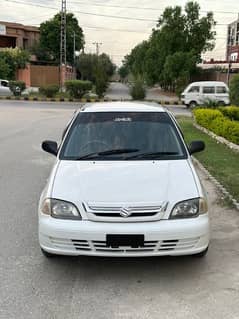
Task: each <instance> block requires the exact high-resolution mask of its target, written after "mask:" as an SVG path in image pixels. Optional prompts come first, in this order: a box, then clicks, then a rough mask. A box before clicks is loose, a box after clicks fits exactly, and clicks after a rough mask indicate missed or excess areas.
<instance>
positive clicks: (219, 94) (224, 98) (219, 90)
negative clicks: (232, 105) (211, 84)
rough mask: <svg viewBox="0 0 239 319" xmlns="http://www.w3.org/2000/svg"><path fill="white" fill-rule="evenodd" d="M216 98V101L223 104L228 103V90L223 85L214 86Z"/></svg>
mask: <svg viewBox="0 0 239 319" xmlns="http://www.w3.org/2000/svg"><path fill="white" fill-rule="evenodd" d="M216 100H217V101H218V102H224V104H229V92H228V89H227V88H226V87H225V86H223V85H218V86H217V87H216Z"/></svg>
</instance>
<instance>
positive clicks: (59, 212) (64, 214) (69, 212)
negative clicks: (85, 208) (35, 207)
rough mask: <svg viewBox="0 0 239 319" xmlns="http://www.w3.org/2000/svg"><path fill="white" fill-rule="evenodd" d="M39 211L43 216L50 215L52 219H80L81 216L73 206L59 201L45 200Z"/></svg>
mask: <svg viewBox="0 0 239 319" xmlns="http://www.w3.org/2000/svg"><path fill="white" fill-rule="evenodd" d="M41 211H42V213H43V214H45V215H51V216H52V217H54V218H62V219H78V220H79V219H81V215H80V213H79V211H78V209H77V208H76V206H75V205H74V204H72V203H69V202H66V201H63V200H60V199H52V198H47V199H45V200H44V202H43V203H42V206H41Z"/></svg>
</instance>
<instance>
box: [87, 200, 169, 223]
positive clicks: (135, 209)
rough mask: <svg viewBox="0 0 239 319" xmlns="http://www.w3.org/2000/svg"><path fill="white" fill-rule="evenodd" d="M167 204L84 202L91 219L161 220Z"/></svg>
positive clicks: (119, 220)
mask: <svg viewBox="0 0 239 319" xmlns="http://www.w3.org/2000/svg"><path fill="white" fill-rule="evenodd" d="M167 205H168V203H167V202H162V203H160V204H158V205H152V206H151V205H150V206H131V205H128V206H127V207H126V206H123V205H115V206H110V205H109V206H106V205H105V206H100V205H96V204H95V205H93V204H90V203H87V204H84V205H83V206H84V208H85V211H86V212H87V213H88V218H89V219H90V220H101V221H103V220H104V221H109V222H110V221H112V222H135V221H152V220H160V219H161V218H162V216H163V214H164V212H165V211H166V208H167Z"/></svg>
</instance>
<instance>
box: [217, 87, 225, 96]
mask: <svg viewBox="0 0 239 319" xmlns="http://www.w3.org/2000/svg"><path fill="white" fill-rule="evenodd" d="M216 90H217V93H219V94H220V93H227V88H226V87H225V86H217V88H216Z"/></svg>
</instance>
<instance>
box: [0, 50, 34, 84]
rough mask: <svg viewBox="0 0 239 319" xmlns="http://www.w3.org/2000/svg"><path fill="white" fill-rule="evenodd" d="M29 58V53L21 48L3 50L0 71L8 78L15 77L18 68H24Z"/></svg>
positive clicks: (0, 56)
mask: <svg viewBox="0 0 239 319" xmlns="http://www.w3.org/2000/svg"><path fill="white" fill-rule="evenodd" d="M29 58H30V56H29V53H28V52H27V51H25V50H21V49H19V48H14V49H12V48H7V49H3V50H1V51H0V65H1V66H0V73H2V74H3V76H4V77H5V78H6V79H8V80H13V79H15V76H16V71H17V69H24V68H25V67H26V64H27V62H28V61H29Z"/></svg>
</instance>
